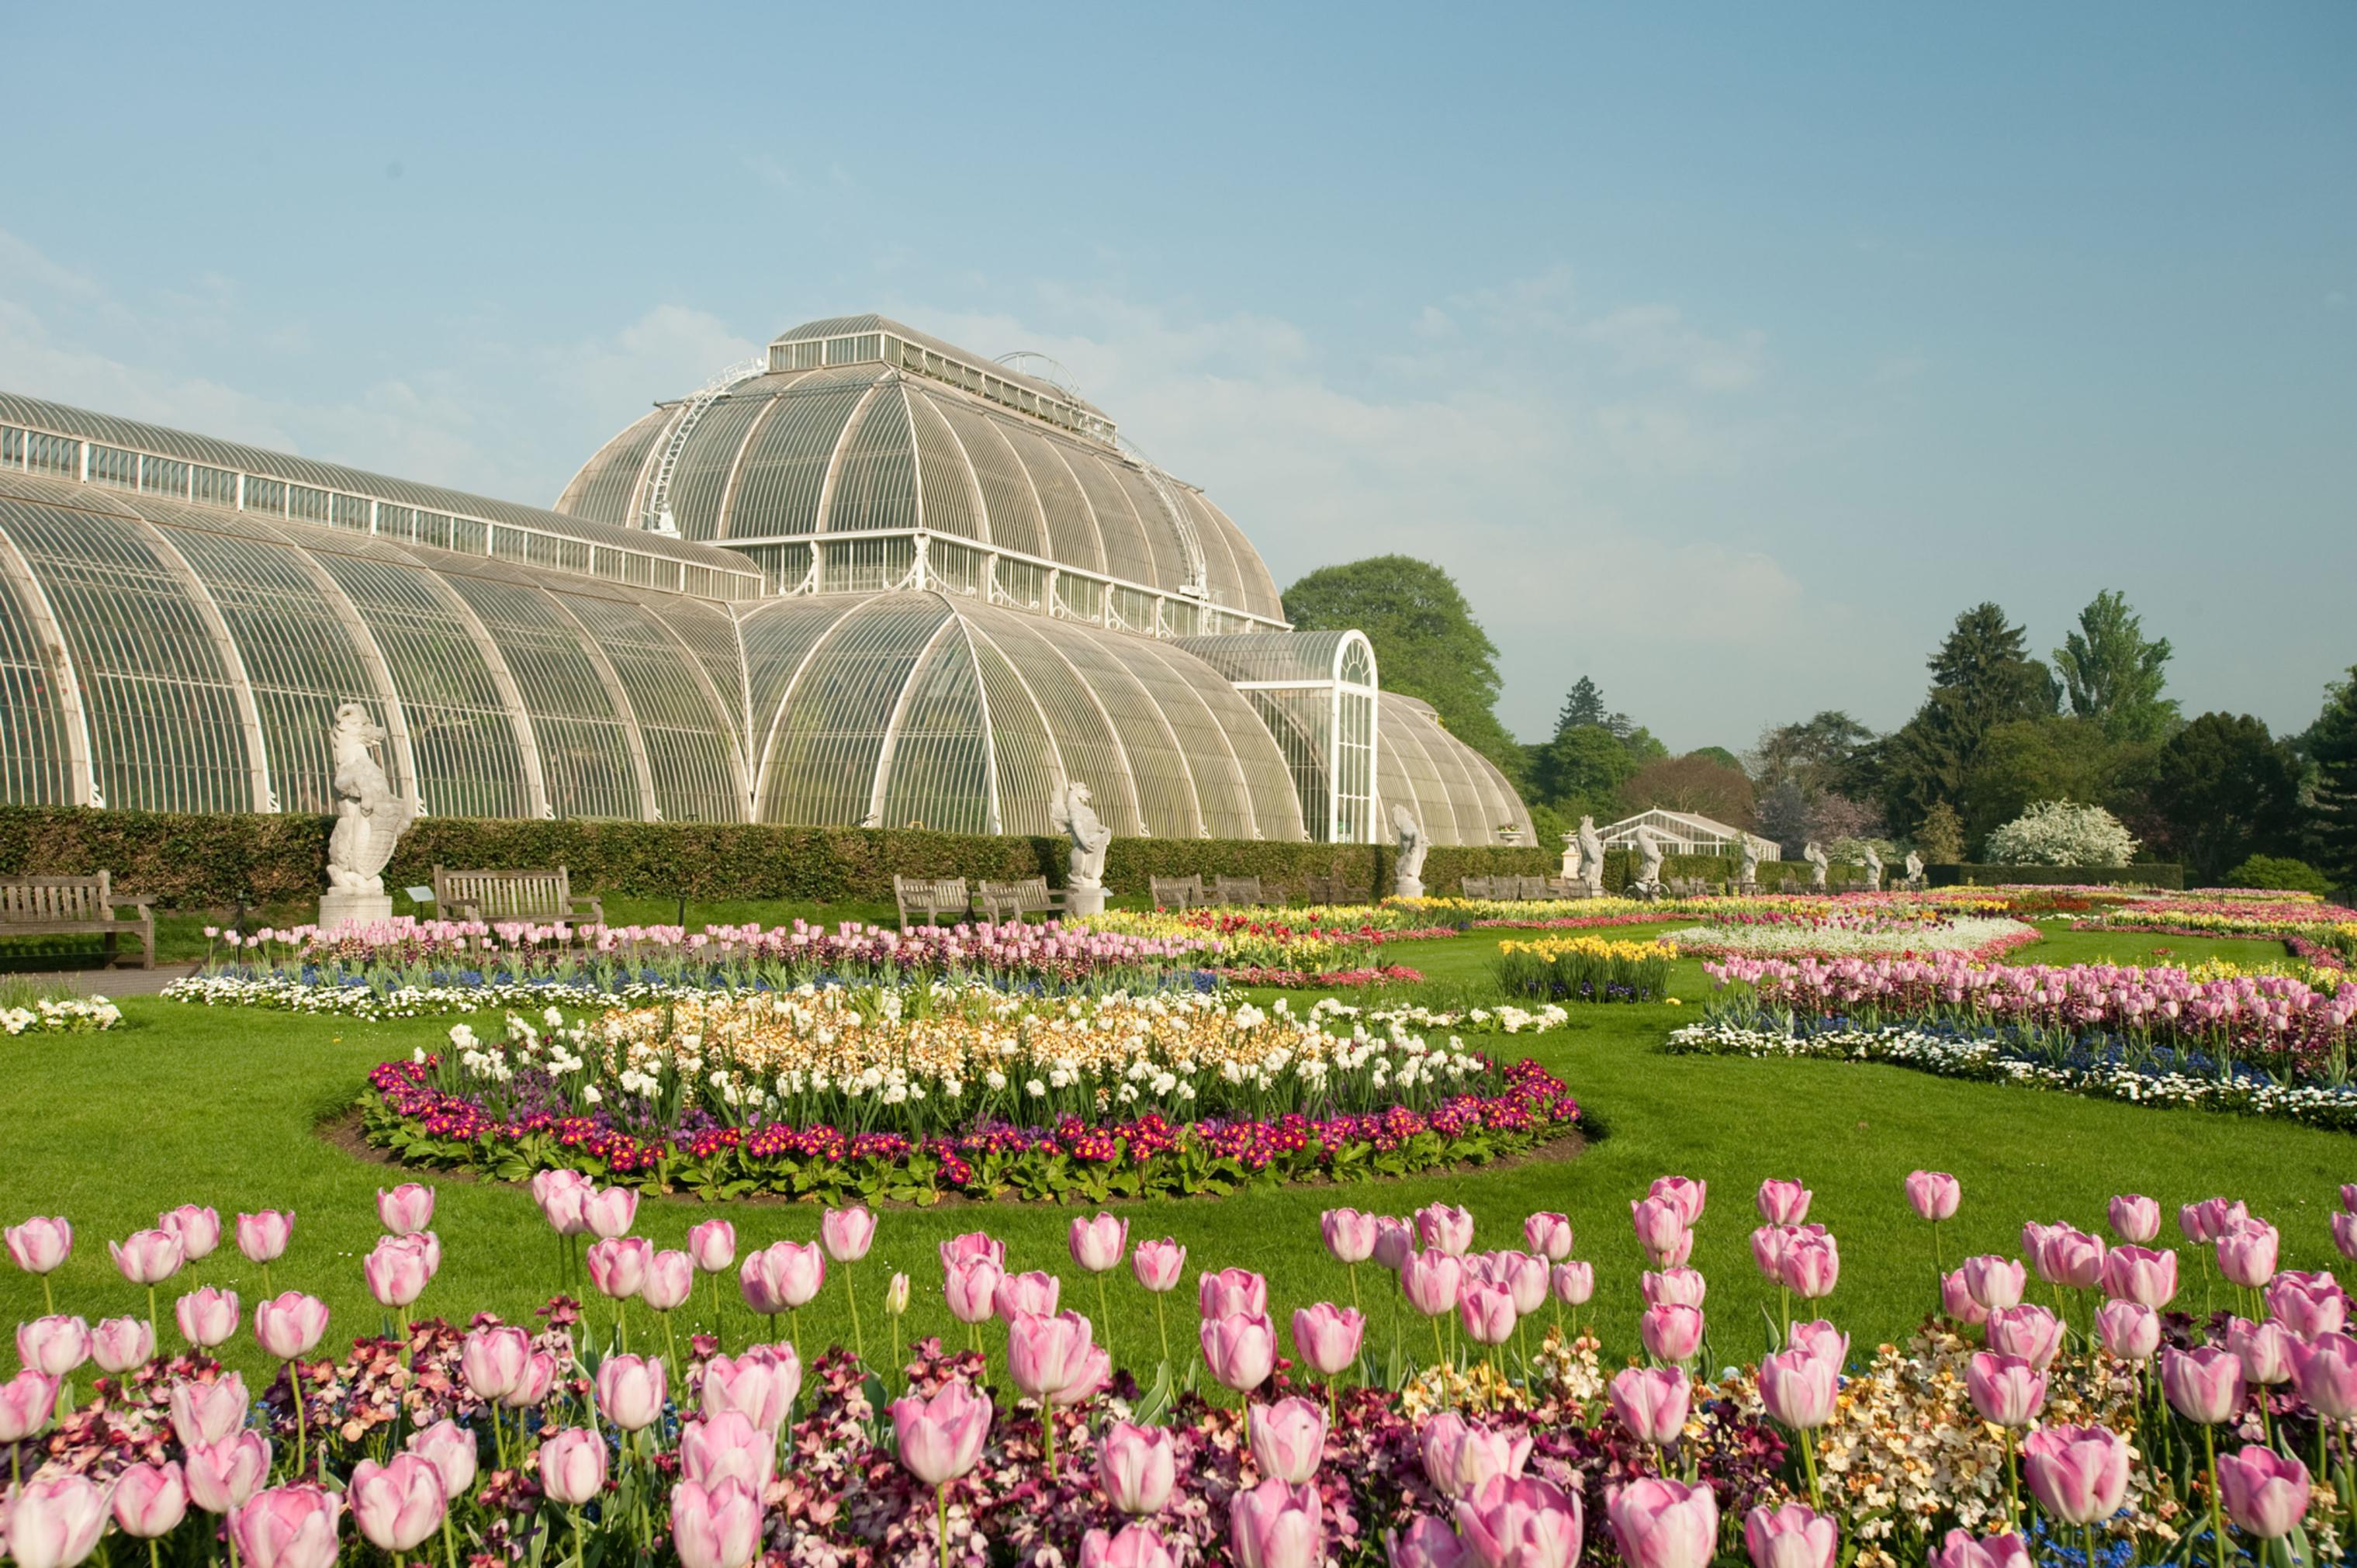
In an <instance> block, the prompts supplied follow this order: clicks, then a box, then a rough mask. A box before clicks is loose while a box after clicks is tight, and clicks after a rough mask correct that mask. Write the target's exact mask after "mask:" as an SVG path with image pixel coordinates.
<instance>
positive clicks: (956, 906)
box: [892, 876, 967, 926]
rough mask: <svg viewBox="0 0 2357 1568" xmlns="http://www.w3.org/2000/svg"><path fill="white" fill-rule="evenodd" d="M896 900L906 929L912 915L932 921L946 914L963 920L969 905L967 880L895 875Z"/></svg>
mask: <svg viewBox="0 0 2357 1568" xmlns="http://www.w3.org/2000/svg"><path fill="white" fill-rule="evenodd" d="M892 901H893V902H894V903H896V904H898V905H899V907H900V923H901V924H902V925H904V926H905V925H907V924H908V923H909V918H911V917H912V916H922V917H923V918H925V919H927V920H929V921H932V920H939V919H940V918H942V916H944V915H948V916H952V917H954V918H961V919H963V918H964V916H965V912H966V904H967V897H966V888H965V878H964V877H963V876H895V877H893V878H892Z"/></svg>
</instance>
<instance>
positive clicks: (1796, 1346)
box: [1784, 1317, 1849, 1375]
mask: <svg viewBox="0 0 2357 1568" xmlns="http://www.w3.org/2000/svg"><path fill="white" fill-rule="evenodd" d="M1784 1348H1786V1349H1788V1350H1805V1351H1807V1352H1808V1353H1809V1354H1810V1355H1812V1356H1814V1357H1815V1358H1816V1359H1818V1360H1820V1361H1823V1362H1824V1363H1825V1364H1826V1365H1827V1366H1829V1367H1831V1368H1832V1369H1834V1371H1835V1375H1839V1373H1840V1372H1841V1369H1843V1368H1844V1367H1846V1366H1847V1365H1848V1364H1849V1336H1848V1335H1846V1334H1844V1333H1843V1332H1842V1331H1841V1330H1840V1329H1838V1328H1835V1326H1833V1325H1832V1324H1830V1323H1828V1322H1826V1321H1825V1320H1824V1318H1822V1317H1820V1318H1818V1319H1817V1320H1816V1321H1814V1322H1813V1323H1795V1324H1794V1325H1792V1328H1791V1330H1790V1331H1789V1332H1788V1333H1787V1334H1786V1335H1785V1336H1784Z"/></svg>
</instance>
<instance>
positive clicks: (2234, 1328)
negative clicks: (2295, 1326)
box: [2226, 1317, 2295, 1388]
mask: <svg viewBox="0 0 2357 1568" xmlns="http://www.w3.org/2000/svg"><path fill="white" fill-rule="evenodd" d="M2294 1343H2295V1341H2294V1340H2293V1338H2292V1337H2291V1336H2290V1335H2289V1334H2287V1333H2286V1332H2284V1326H2283V1325H2282V1324H2280V1323H2253V1322H2251V1321H2250V1320H2249V1319H2248V1318H2244V1317H2234V1318H2229V1319H2228V1320H2227V1324H2226V1348H2227V1349H2229V1350H2231V1351H2233V1354H2234V1359H2236V1360H2238V1361H2240V1362H2242V1363H2243V1376H2244V1377H2245V1378H2247V1379H2249V1380H2251V1381H2252V1382H2255V1383H2257V1384H2259V1385H2260V1386H2261V1387H2263V1388H2265V1387H2268V1386H2271V1385H2273V1384H2276V1383H2287V1382H2289V1381H2291V1348H2292V1346H2293V1344H2294Z"/></svg>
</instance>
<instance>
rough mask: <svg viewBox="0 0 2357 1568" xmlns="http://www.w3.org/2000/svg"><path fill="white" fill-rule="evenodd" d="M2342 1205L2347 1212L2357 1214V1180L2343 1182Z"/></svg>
mask: <svg viewBox="0 0 2357 1568" xmlns="http://www.w3.org/2000/svg"><path fill="white" fill-rule="evenodd" d="M2341 1208H2342V1210H2343V1211H2345V1212H2347V1213H2351V1214H2357V1181H2344V1182H2342V1183H2341Z"/></svg>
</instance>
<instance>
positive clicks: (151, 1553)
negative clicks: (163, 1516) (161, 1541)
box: [147, 1535, 164, 1568]
mask: <svg viewBox="0 0 2357 1568" xmlns="http://www.w3.org/2000/svg"><path fill="white" fill-rule="evenodd" d="M147 1568H164V1552H163V1549H162V1548H161V1547H159V1546H157V1545H156V1537H154V1536H152V1535H151V1536H149V1537H148V1538H147Z"/></svg>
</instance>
